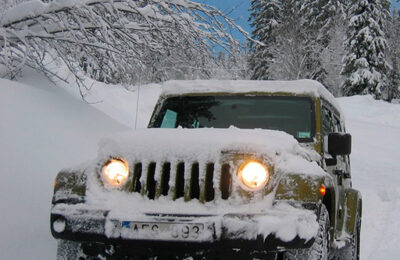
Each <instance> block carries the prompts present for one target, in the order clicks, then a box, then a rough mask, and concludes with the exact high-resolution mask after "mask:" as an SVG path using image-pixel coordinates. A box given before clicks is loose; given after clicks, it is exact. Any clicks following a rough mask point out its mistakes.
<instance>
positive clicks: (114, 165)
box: [102, 159, 129, 187]
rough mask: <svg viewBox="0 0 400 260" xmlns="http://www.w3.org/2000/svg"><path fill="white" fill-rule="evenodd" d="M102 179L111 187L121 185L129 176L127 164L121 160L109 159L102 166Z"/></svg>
mask: <svg viewBox="0 0 400 260" xmlns="http://www.w3.org/2000/svg"><path fill="white" fill-rule="evenodd" d="M102 173H103V178H104V179H105V180H106V181H107V184H109V185H110V186H113V187H119V186H121V185H123V184H124V183H125V182H126V180H127V179H128V176H129V166H128V163H127V162H126V161H124V160H122V159H111V160H110V161H108V162H107V163H106V164H105V165H104V166H103V170H102Z"/></svg>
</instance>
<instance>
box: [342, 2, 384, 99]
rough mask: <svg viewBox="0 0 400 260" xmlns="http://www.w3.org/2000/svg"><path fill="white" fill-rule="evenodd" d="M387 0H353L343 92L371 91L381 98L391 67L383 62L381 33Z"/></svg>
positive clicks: (363, 92) (349, 13)
mask: <svg viewBox="0 0 400 260" xmlns="http://www.w3.org/2000/svg"><path fill="white" fill-rule="evenodd" d="M390 5H391V2H390V1H389V0H352V1H351V2H350V3H349V6H348V12H347V13H348V18H349V25H348V29H347V36H346V37H347V39H346V41H345V46H346V54H345V56H344V59H343V61H344V66H343V70H342V74H343V76H344V77H345V80H344V82H343V84H342V89H343V93H344V94H345V95H348V96H350V95H357V94H372V95H374V96H375V97H376V98H381V96H382V91H383V90H384V89H385V88H387V85H388V75H389V72H390V66H389V64H388V63H387V61H386V49H387V41H386V38H385V37H386V36H385V33H384V28H385V25H386V24H385V23H386V21H387V19H388V17H389V15H390V14H389V12H390Z"/></svg>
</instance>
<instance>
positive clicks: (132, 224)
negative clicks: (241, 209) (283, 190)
mask: <svg viewBox="0 0 400 260" xmlns="http://www.w3.org/2000/svg"><path fill="white" fill-rule="evenodd" d="M64 205H65V206H63V204H59V205H55V206H54V207H53V209H52V213H51V232H52V235H53V237H54V238H57V239H65V240H73V241H78V242H82V243H85V244H90V245H92V244H96V245H104V246H113V247H114V246H116V247H119V248H123V250H125V251H126V250H129V251H132V252H135V253H137V252H139V251H148V250H150V251H151V252H143V253H152V254H154V253H158V252H165V251H167V252H170V251H171V250H174V251H185V252H191V251H204V250H213V249H215V250H221V251H224V250H227V249H230V250H232V249H235V250H236V249H239V250H242V249H243V250H246V251H271V252H273V251H282V250H285V249H291V248H307V247H310V246H311V245H312V244H313V242H314V238H315V235H316V232H314V231H313V230H309V233H308V235H305V233H304V232H298V230H299V227H301V226H308V227H312V228H313V229H316V230H318V217H317V216H319V206H318V205H314V204H313V205H306V208H308V210H304V214H298V215H296V216H294V217H293V216H291V218H290V219H288V220H287V221H286V222H282V221H283V220H284V219H285V217H286V218H288V215H287V214H290V213H291V212H288V213H286V215H285V212H279V214H278V213H276V212H270V213H260V214H224V215H179V214H178V215H176V214H144V215H141V216H138V217H131V219H129V220H126V219H124V220H119V219H118V218H116V217H115V214H113V213H112V212H110V211H104V210H93V209H92V210H88V209H82V208H76V209H71V207H70V205H66V204H64ZM132 218H133V219H132ZM284 224H285V226H283V225H284ZM291 225H292V226H293V227H295V228H294V229H291V230H286V232H283V233H282V232H281V229H285V228H286V229H287V226H291ZM162 227H164V228H162ZM165 227H170V228H169V229H168V228H165ZM199 230H200V231H201V232H199ZM293 230H297V231H296V232H298V233H293ZM173 231H174V232H173ZM175 231H176V232H175ZM306 233H307V232H306ZM310 234H312V235H310ZM121 250H122V249H121ZM125 253H126V254H129V252H125Z"/></svg>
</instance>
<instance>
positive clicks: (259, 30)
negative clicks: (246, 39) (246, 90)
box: [249, 0, 281, 79]
mask: <svg viewBox="0 0 400 260" xmlns="http://www.w3.org/2000/svg"><path fill="white" fill-rule="evenodd" d="M280 8H281V7H280V1H278V0H252V2H251V7H250V11H251V15H250V18H249V21H250V22H251V26H253V27H254V30H253V32H252V37H253V39H255V40H258V41H259V42H260V43H261V44H257V43H250V50H251V53H252V55H251V56H250V59H249V68H250V70H251V71H252V76H251V78H252V79H271V78H272V77H273V76H272V75H271V72H270V65H271V63H272V62H273V59H274V56H273V53H272V51H271V49H272V48H274V45H275V44H276V36H277V31H278V30H277V28H278V24H279V20H280Z"/></svg>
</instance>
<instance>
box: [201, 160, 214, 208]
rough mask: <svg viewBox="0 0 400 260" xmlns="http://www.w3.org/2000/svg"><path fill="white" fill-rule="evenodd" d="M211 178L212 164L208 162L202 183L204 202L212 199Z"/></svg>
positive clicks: (212, 187) (212, 176)
mask: <svg viewBox="0 0 400 260" xmlns="http://www.w3.org/2000/svg"><path fill="white" fill-rule="evenodd" d="M213 178H214V164H213V163H209V164H207V167H206V177H205V183H204V199H205V201H206V202H208V201H212V200H213V199H214V194H215V191H214V185H213Z"/></svg>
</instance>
